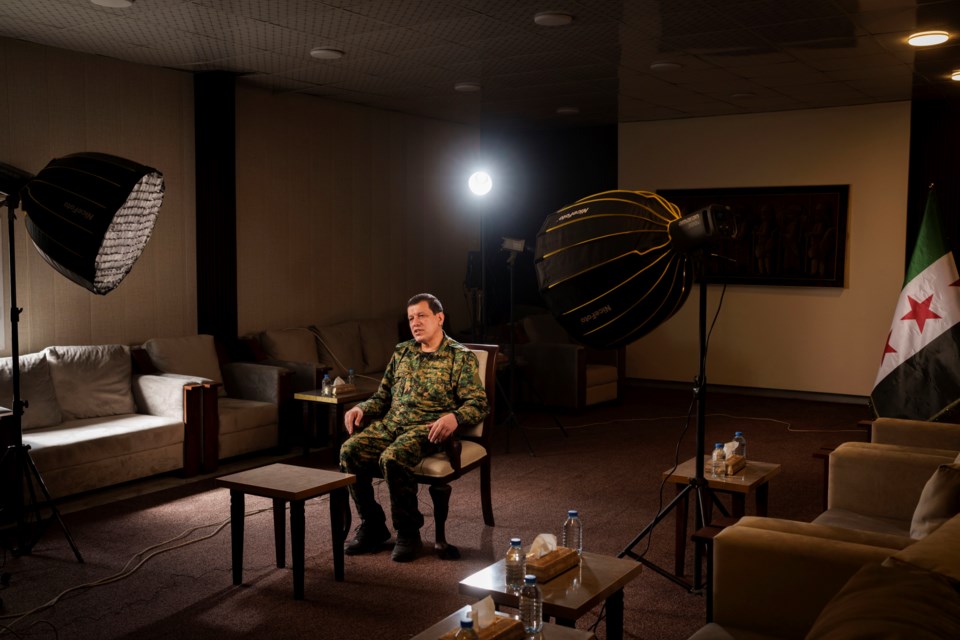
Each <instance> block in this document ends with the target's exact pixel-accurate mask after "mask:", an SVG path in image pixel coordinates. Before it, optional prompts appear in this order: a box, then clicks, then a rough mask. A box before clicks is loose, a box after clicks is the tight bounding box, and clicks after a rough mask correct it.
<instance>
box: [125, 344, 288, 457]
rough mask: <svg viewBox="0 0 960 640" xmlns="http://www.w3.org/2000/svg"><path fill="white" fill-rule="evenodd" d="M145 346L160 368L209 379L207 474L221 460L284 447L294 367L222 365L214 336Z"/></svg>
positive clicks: (205, 411)
mask: <svg viewBox="0 0 960 640" xmlns="http://www.w3.org/2000/svg"><path fill="white" fill-rule="evenodd" d="M143 348H144V350H145V351H146V352H147V353H148V354H149V356H150V360H151V362H152V364H153V366H154V367H156V368H157V370H159V371H162V372H164V373H178V374H185V375H191V376H200V377H202V378H204V379H205V380H206V381H207V385H206V389H205V392H204V394H203V435H202V440H203V454H202V470H203V471H205V472H210V471H214V470H215V469H216V468H217V465H218V462H219V461H220V460H223V459H226V458H232V457H235V456H239V455H242V454H246V453H252V452H257V451H265V450H268V449H273V448H276V447H277V446H278V445H279V444H280V441H279V434H280V410H279V408H280V407H281V406H283V404H284V403H287V402H289V398H290V396H291V391H290V370H289V369H286V368H283V367H275V366H269V365H262V364H255V363H250V362H222V363H221V362H220V359H219V358H218V356H217V349H216V344H215V342H214V338H213V336H210V335H196V336H187V337H182V338H153V339H151V340H148V341H147V342H145V343H144V344H143Z"/></svg>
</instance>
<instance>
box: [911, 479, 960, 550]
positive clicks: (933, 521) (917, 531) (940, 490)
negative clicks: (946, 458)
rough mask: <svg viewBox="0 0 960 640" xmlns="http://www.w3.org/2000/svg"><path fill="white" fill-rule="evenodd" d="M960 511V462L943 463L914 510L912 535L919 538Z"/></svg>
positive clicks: (925, 487) (926, 486) (922, 493)
mask: <svg viewBox="0 0 960 640" xmlns="http://www.w3.org/2000/svg"><path fill="white" fill-rule="evenodd" d="M958 513H960V464H958V463H956V462H954V463H953V464H942V465H940V466H939V467H938V468H937V470H936V471H934V472H933V475H932V476H930V479H929V480H928V481H927V484H926V485H925V486H924V487H923V491H922V492H921V493H920V501H919V502H918V503H917V509H916V511H914V512H913V520H912V521H911V523H910V537H911V538H913V539H915V540H918V539H920V538H925V537H926V536H928V535H930V534H931V533H933V532H934V531H935V530H936V529H937V528H938V527H939V526H940V525H942V524H943V523H944V522H946V521H947V520H949V519H950V518H952V517H953V516H955V515H957V514H958Z"/></svg>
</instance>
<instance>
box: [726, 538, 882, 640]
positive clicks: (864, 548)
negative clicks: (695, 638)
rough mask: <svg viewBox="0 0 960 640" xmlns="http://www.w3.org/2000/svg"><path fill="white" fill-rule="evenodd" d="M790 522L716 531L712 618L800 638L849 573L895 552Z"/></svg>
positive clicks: (765, 633) (775, 634)
mask: <svg viewBox="0 0 960 640" xmlns="http://www.w3.org/2000/svg"><path fill="white" fill-rule="evenodd" d="M792 524H795V525H799V526H797V527H796V528H795V529H793V530H791V531H788V530H779V531H778V530H771V529H764V528H757V527H753V526H741V525H739V524H737V525H734V526H731V527H727V528H726V529H724V530H723V531H722V532H720V533H719V534H717V537H716V538H715V539H714V560H713V567H714V583H713V613H714V621H715V622H717V623H719V624H720V625H722V626H723V627H725V628H739V629H744V630H749V631H750V632H753V633H755V634H762V635H769V636H772V637H778V638H803V637H804V635H806V633H807V631H809V629H810V627H811V626H812V625H813V622H814V620H816V618H817V615H818V614H819V613H820V611H821V610H822V609H823V607H824V606H825V605H826V603H827V602H828V601H829V600H830V599H831V598H833V596H834V595H836V593H837V592H838V591H839V590H840V589H841V588H842V587H843V585H844V584H845V583H846V582H847V580H848V579H849V578H850V576H852V575H853V574H854V573H856V572H857V570H859V569H860V567H862V566H863V565H865V564H868V563H870V562H879V561H882V560H884V559H885V558H887V557H888V556H890V555H891V554H892V553H894V550H892V549H890V548H889V547H885V546H872V545H871V544H863V543H858V542H852V541H850V540H845V539H835V538H833V537H831V535H830V533H829V531H824V530H830V529H834V528H833V527H819V530H816V531H815V530H811V529H810V527H814V528H817V527H818V526H817V525H807V523H792ZM834 530H835V531H836V529H834ZM808 533H815V535H807V534H808ZM824 536H826V537H824Z"/></svg>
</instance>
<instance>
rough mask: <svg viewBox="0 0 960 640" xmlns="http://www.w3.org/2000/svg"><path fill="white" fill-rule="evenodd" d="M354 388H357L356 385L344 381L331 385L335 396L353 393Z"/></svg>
mask: <svg viewBox="0 0 960 640" xmlns="http://www.w3.org/2000/svg"><path fill="white" fill-rule="evenodd" d="M356 390H357V385H355V384H348V383H346V382H344V383H343V384H335V385H333V395H335V396H344V395H346V394H348V393H353V392H354V391H356Z"/></svg>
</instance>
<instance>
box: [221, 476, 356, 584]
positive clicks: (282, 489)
mask: <svg viewBox="0 0 960 640" xmlns="http://www.w3.org/2000/svg"><path fill="white" fill-rule="evenodd" d="M356 480H357V478H356V476H354V475H351V474H349V473H339V472H337V471H325V470H323V469H313V468H310V467H298V466H295V465H289V464H271V465H267V466H265V467H259V468H256V469H250V470H248V471H241V472H239V473H233V474H230V475H228V476H223V477H221V478H217V479H216V483H217V485H218V486H221V487H226V488H228V489H230V550H231V554H232V559H233V584H240V583H241V582H242V581H243V524H244V514H245V511H244V497H245V496H246V494H250V495H254V496H262V497H265V498H273V534H274V544H275V546H276V554H277V567H278V568H283V567H284V566H285V563H286V560H285V559H286V538H287V535H286V526H285V522H284V514H285V511H286V503H287V502H289V503H290V547H291V555H292V558H293V597H294V598H295V599H297V600H302V599H303V569H304V567H303V557H304V548H303V547H304V537H305V535H304V534H305V531H306V523H305V517H304V503H305V502H306V501H307V500H309V499H310V498H316V497H318V496H322V495H324V494H327V493H329V494H330V531H331V533H332V535H333V575H334V578H335V579H336V580H338V581H342V580H343V543H344V541H345V540H346V537H347V531H348V530H349V528H350V505H349V503H348V499H347V487H348V486H349V485H351V484H353V483H354V482H356Z"/></svg>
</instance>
